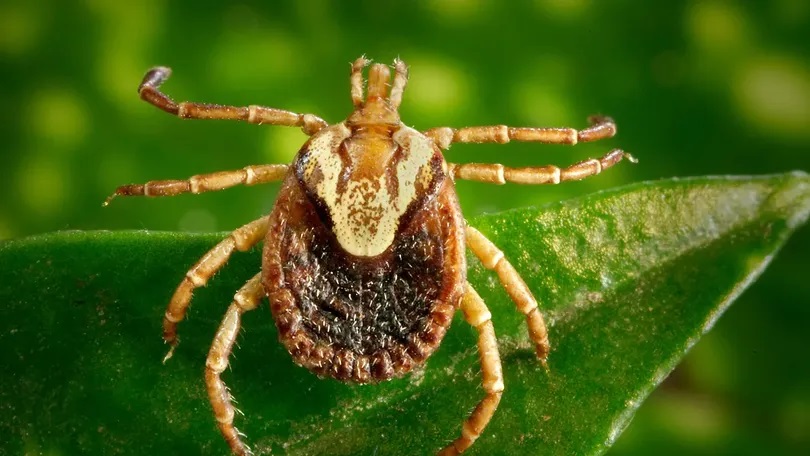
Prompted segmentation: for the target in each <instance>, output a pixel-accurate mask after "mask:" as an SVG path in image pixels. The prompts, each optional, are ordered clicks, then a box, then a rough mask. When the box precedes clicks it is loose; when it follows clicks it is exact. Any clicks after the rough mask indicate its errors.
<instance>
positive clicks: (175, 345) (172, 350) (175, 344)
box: [163, 343, 177, 364]
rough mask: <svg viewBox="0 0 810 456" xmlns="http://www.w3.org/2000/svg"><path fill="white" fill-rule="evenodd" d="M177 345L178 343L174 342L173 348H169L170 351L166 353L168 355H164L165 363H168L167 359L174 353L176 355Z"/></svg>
mask: <svg viewBox="0 0 810 456" xmlns="http://www.w3.org/2000/svg"><path fill="white" fill-rule="evenodd" d="M175 347H177V343H172V346H171V348H169V352H168V353H166V356H164V357H163V364H166V361H168V360H169V359H170V358H171V357H172V355H174V349H175Z"/></svg>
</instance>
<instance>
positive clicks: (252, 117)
mask: <svg viewBox="0 0 810 456" xmlns="http://www.w3.org/2000/svg"><path fill="white" fill-rule="evenodd" d="M171 74H172V70H171V69H170V68H168V67H155V68H152V69H150V70H149V71H147V72H146V75H145V76H144V77H143V81H141V85H140V86H138V94H139V95H140V96H141V99H143V100H144V101H146V102H147V103H150V104H152V105H154V106H156V107H158V108H160V109H162V110H163V111H166V112H168V113H169V114H173V115H175V116H177V117H180V118H183V119H220V120H242V121H245V122H250V123H254V124H260V125H261V124H268V125H281V126H286V127H301V129H302V130H303V131H304V133H306V134H307V135H313V134H315V133H317V132H318V131H319V130H321V129H322V128H323V127H325V126H327V123H326V121H325V120H323V119H321V118H320V117H318V116H316V115H314V114H299V113H296V112H290V111H285V110H283V109H276V108H268V107H264V106H257V105H250V106H225V105H218V104H209V103H194V102H189V101H183V102H180V103H177V102H175V101H174V100H172V99H171V98H169V96H168V95H166V94H164V93H163V92H161V91H160V89H159V87H160V85H161V84H163V83H164V82H166V80H167V79H169V76H171Z"/></svg>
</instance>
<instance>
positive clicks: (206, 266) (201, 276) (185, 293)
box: [163, 216, 270, 363]
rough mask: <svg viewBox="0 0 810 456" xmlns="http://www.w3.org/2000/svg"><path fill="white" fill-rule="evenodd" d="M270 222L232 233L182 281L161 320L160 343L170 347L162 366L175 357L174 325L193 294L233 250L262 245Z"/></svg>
mask: <svg viewBox="0 0 810 456" xmlns="http://www.w3.org/2000/svg"><path fill="white" fill-rule="evenodd" d="M269 218H270V217H269V216H265V217H262V218H260V219H258V220H254V221H252V222H250V223H248V224H247V225H245V226H242V227H241V228H238V229H236V230H234V231H233V232H232V233H231V234H230V235H229V236H228V237H227V238H225V239H224V240H223V241H222V242H220V243H219V244H217V245H215V246H214V248H212V249H211V250H209V251H208V252H207V253H206V254H205V255H203V256H202V258H200V259H199V260H198V261H197V263H196V264H195V265H194V266H192V267H191V269H189V271H188V272H187V273H186V276H185V277H183V281H182V282H180V285H178V286H177V290H175V292H174V295H173V296H172V299H171V300H170V301H169V305H168V306H167V307H166V313H165V315H164V316H163V340H165V341H166V343H168V344H170V345H171V347H170V348H169V352H168V353H166V357H164V358H163V362H164V363H165V362H166V361H167V360H168V359H169V358H171V357H172V355H173V354H174V348H175V347H176V346H177V343H178V338H177V323H179V322H180V321H182V320H183V318H185V316H186V312H187V311H188V306H189V305H190V304H191V297H192V295H193V294H194V290H195V289H197V288H199V287H201V286H203V285H205V284H206V283H208V280H209V279H210V278H211V277H212V276H213V275H214V274H216V272H217V271H219V270H220V269H221V268H222V266H224V265H225V263H226V262H227V261H228V259H229V258H230V257H231V254H233V251H234V250H239V251H241V252H245V251H248V250H250V248H251V247H253V246H254V245H256V244H257V243H258V242H259V241H261V240H262V239H263V238H264V236H265V234H267V223H268V220H269Z"/></svg>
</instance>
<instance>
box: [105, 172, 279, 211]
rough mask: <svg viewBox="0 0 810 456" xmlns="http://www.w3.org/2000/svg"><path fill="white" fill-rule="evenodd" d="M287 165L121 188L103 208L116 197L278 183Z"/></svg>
mask: <svg viewBox="0 0 810 456" xmlns="http://www.w3.org/2000/svg"><path fill="white" fill-rule="evenodd" d="M288 168H289V166H287V165H252V166H246V167H244V168H242V169H237V170H233V171H220V172H217V173H210V174H198V175H196V176H191V177H189V178H188V179H181V180H158V181H149V182H147V183H145V184H130V185H122V186H121V187H118V188H117V189H115V193H113V194H112V195H110V196H109V197H107V199H106V200H105V201H104V204H103V205H104V206H106V205H108V204H110V201H112V200H113V198H115V197H116V196H174V195H180V194H182V193H194V194H197V193H203V192H213V191H217V190H224V189H226V188H231V187H234V186H236V185H257V184H266V183H268V182H275V181H279V180H281V179H283V178H284V176H286V175H287V169H288Z"/></svg>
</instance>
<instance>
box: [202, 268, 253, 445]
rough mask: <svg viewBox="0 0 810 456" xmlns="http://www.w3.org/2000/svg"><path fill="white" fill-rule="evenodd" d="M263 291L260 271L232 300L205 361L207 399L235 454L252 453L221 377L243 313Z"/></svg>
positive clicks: (226, 365)
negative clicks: (235, 424) (242, 434)
mask: <svg viewBox="0 0 810 456" xmlns="http://www.w3.org/2000/svg"><path fill="white" fill-rule="evenodd" d="M264 294H265V293H264V287H263V286H262V275H261V273H259V274H256V275H255V276H253V278H252V279H250V280H249V281H248V282H247V283H246V284H245V285H244V286H243V287H242V288H241V289H239V291H237V292H236V295H234V297H233V303H231V305H230V306H229V307H228V311H227V312H226V313H225V318H223V319H222V323H221V324H220V325H219V329H218V330H217V334H216V336H214V343H213V344H211V350H210V351H209V352H208V359H207V360H206V361H205V385H206V389H207V390H208V400H210V401H211V406H212V407H213V409H214V416H215V417H216V419H217V426H218V427H219V430H220V431H221V432H222V436H223V437H225V440H226V441H227V442H228V446H230V447H231V451H232V452H233V454H236V455H248V454H251V452H250V448H248V447H247V445H245V444H244V443H243V442H242V440H241V438H240V434H239V431H237V430H236V428H235V427H234V426H233V416H234V411H235V409H234V407H233V404H232V403H231V394H230V393H229V392H228V387H227V386H225V382H223V381H222V379H221V378H220V377H219V376H220V374H221V373H222V371H224V370H225V368H227V367H228V357H229V356H230V354H231V350H232V349H233V344H234V342H235V341H236V336H237V334H239V325H240V320H241V317H242V314H243V313H245V312H247V311H248V310H253V309H255V308H256V307H257V306H258V305H259V301H261V299H262V296H264Z"/></svg>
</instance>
